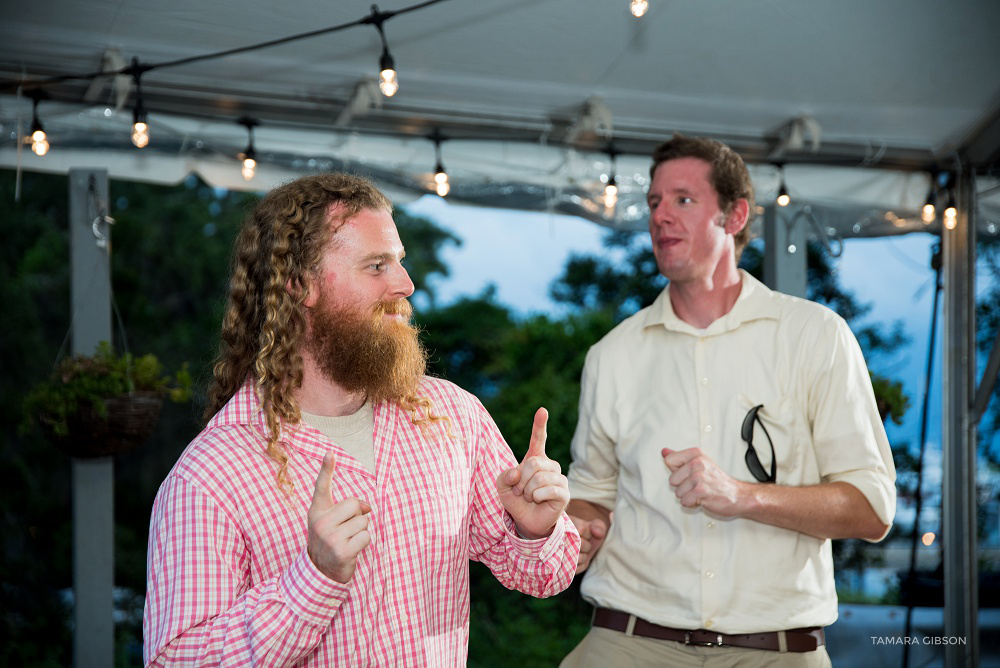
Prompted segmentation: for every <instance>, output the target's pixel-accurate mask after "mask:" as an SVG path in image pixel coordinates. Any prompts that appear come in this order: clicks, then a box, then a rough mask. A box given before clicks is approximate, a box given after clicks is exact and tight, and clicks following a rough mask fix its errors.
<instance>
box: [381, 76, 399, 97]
mask: <svg viewBox="0 0 1000 668" xmlns="http://www.w3.org/2000/svg"><path fill="white" fill-rule="evenodd" d="M378 87H379V90H381V91H382V94H383V95H385V96H386V97H392V96H393V95H395V94H396V91H397V90H399V81H398V80H397V79H396V70H394V69H386V70H382V71H381V72H380V73H379V79H378Z"/></svg>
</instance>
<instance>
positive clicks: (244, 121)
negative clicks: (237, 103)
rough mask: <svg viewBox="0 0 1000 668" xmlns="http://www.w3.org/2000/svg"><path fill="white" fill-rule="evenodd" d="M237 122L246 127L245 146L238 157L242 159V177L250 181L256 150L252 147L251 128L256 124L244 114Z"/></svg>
mask: <svg viewBox="0 0 1000 668" xmlns="http://www.w3.org/2000/svg"><path fill="white" fill-rule="evenodd" d="M238 123H239V124H240V125H243V126H245V127H246V129H247V135H248V139H247V147H246V148H245V149H243V152H242V153H240V154H239V156H238V157H239V159H240V160H242V161H243V169H242V170H241V171H242V173H243V178H244V180H246V181H252V180H253V177H254V174H255V173H256V170H257V151H255V150H254V147H253V129H254V126H256V125H257V121H256V120H255V119H253V118H249V117H247V116H244V117H243V118H241V119H240V120H239V121H238Z"/></svg>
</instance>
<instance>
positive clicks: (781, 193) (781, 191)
mask: <svg viewBox="0 0 1000 668" xmlns="http://www.w3.org/2000/svg"><path fill="white" fill-rule="evenodd" d="M776 201H777V202H778V206H788V204H789V202H791V201H792V198H791V197H789V196H788V189H787V188H786V187H785V181H784V180H782V181H781V187H780V188H778V199H777V200H776Z"/></svg>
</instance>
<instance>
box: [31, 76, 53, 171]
mask: <svg viewBox="0 0 1000 668" xmlns="http://www.w3.org/2000/svg"><path fill="white" fill-rule="evenodd" d="M44 97H45V93H44V91H42V90H39V89H37V88H36V89H35V90H33V91H31V131H30V133H29V135H28V138H29V139H30V140H31V150H32V151H33V152H34V153H35V155H37V156H39V157H41V156H43V155H45V154H46V153H48V152H49V141H48V139H47V138H46V136H45V130H44V129H43V128H42V122H41V121H40V120H39V119H38V103H39V102H40V101H41V100H42V98H44Z"/></svg>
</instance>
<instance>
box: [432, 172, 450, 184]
mask: <svg viewBox="0 0 1000 668" xmlns="http://www.w3.org/2000/svg"><path fill="white" fill-rule="evenodd" d="M434 180H435V181H436V182H437V183H448V174H446V173H445V171H444V170H443V169H442V170H438V173H437V174H435V175H434Z"/></svg>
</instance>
